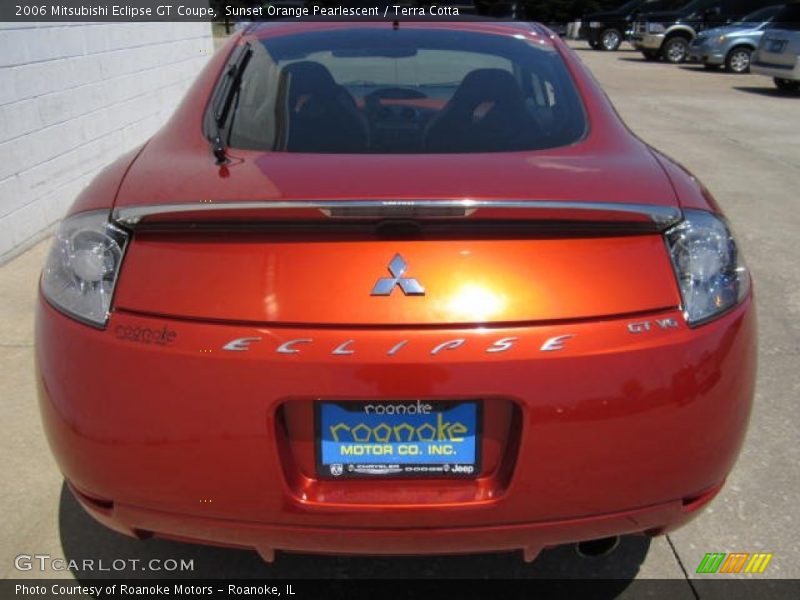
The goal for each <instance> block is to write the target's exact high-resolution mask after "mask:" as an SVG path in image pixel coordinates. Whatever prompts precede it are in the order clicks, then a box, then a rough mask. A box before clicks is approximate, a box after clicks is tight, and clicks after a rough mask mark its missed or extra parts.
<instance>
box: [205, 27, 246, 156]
mask: <svg viewBox="0 0 800 600" xmlns="http://www.w3.org/2000/svg"><path fill="white" fill-rule="evenodd" d="M252 54H253V49H252V47H251V46H250V44H249V43H247V44H244V45H242V46H239V47H238V48H237V49H236V50H234V51H233V54H232V55H231V59H230V60H229V61H228V66H227V67H226V68H225V73H224V74H223V76H222V79H221V80H220V82H219V84H218V85H217V89H216V91H215V92H214V97H213V99H212V100H211V110H212V122H213V125H214V128H213V131H212V137H211V151H212V152H213V153H214V157H215V158H216V159H217V164H218V165H219V164H223V163H225V162H227V161H228V156H227V154H226V152H225V142H224V140H223V139H222V128H223V127H224V125H225V123H226V121H227V120H228V114H230V110H231V106H232V104H233V99H234V97H235V96H236V93H237V92H238V90H239V86H240V85H241V82H242V73H243V72H244V69H245V67H246V66H247V63H248V62H249V61H250V57H251V56H252Z"/></svg>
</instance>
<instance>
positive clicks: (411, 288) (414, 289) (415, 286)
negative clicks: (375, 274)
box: [370, 254, 425, 296]
mask: <svg viewBox="0 0 800 600" xmlns="http://www.w3.org/2000/svg"><path fill="white" fill-rule="evenodd" d="M407 269H408V264H407V263H406V261H405V260H403V257H402V256H400V255H399V254H395V255H394V258H393V259H392V262H390V263H389V273H391V274H392V276H391V277H382V278H380V279H378V281H377V282H376V283H375V287H373V288H372V293H371V294H370V295H372V296H391V294H392V291H394V288H395V286H400V289H401V290H403V293H404V294H405V295H406V296H424V295H425V288H424V287H422V286H421V285H420V284H419V281H417V280H416V279H414V278H412V277H403V275H405V272H406V270H407Z"/></svg>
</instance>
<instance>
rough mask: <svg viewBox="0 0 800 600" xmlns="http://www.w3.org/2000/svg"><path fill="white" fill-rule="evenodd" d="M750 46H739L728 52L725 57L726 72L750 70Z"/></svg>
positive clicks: (737, 72) (738, 72)
mask: <svg viewBox="0 0 800 600" xmlns="http://www.w3.org/2000/svg"><path fill="white" fill-rule="evenodd" d="M751 52H752V50H750V48H745V47H744V46H739V47H738V48H734V49H733V50H731V51H730V52H728V56H726V57H725V70H726V71H728V73H736V74H740V73H747V72H749V71H750V53H751Z"/></svg>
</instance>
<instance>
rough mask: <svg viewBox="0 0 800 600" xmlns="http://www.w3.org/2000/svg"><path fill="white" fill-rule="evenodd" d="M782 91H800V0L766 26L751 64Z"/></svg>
mask: <svg viewBox="0 0 800 600" xmlns="http://www.w3.org/2000/svg"><path fill="white" fill-rule="evenodd" d="M750 70H751V71H752V72H753V73H757V74H759V75H766V76H768V77H772V79H773V81H775V85H776V86H777V88H778V89H779V90H786V91H793V92H797V91H800V2H793V3H791V4H787V5H786V6H784V7H783V9H781V11H780V12H779V13H778V14H777V15H775V18H774V19H773V21H772V23H770V25H769V26H768V27H767V30H766V31H765V32H764V35H763V36H762V37H761V41H760V42H759V44H758V49H757V50H756V52H755V55H754V56H753V60H752V63H751V66H750Z"/></svg>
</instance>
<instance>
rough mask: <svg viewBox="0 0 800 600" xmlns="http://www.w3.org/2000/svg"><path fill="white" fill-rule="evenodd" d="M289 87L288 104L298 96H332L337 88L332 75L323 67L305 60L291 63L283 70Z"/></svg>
mask: <svg viewBox="0 0 800 600" xmlns="http://www.w3.org/2000/svg"><path fill="white" fill-rule="evenodd" d="M283 73H284V76H285V77H287V81H288V85H289V102H290V103H291V104H292V105H294V102H295V101H296V100H297V98H298V97H299V96H304V95H309V94H334V93H336V92H337V91H338V89H339V86H338V85H337V84H336V81H334V79H333V75H331V72H330V71H328V69H327V68H326V67H324V66H323V65H321V64H319V63H317V62H313V61H310V60H305V61H301V62H296V63H292V64H290V65H287V66H286V67H285V68H284V69H283Z"/></svg>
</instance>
